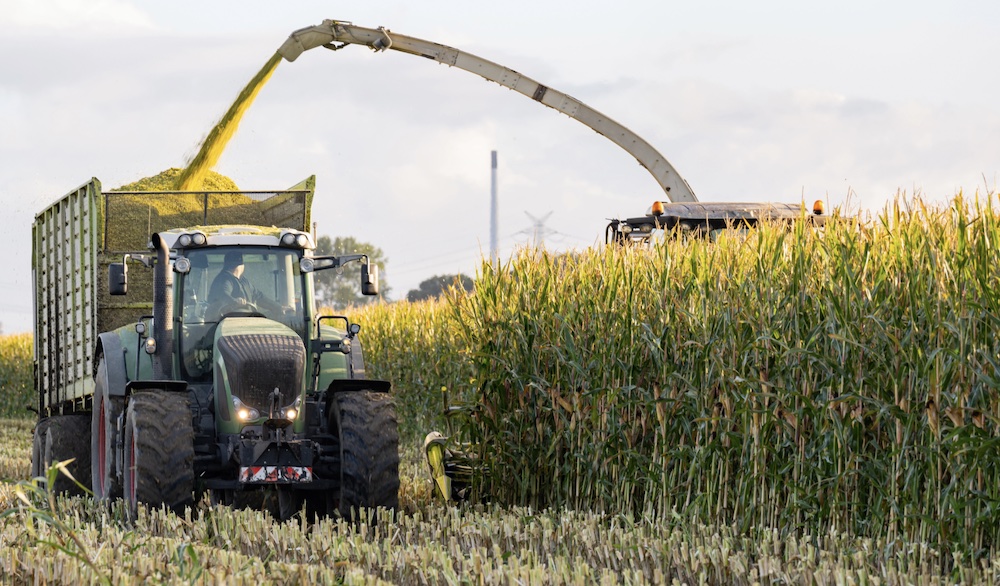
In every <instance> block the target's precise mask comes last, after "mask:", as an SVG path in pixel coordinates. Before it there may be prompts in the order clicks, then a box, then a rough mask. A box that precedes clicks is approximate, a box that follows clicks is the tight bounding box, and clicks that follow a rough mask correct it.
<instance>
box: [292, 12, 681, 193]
mask: <svg viewBox="0 0 1000 586" xmlns="http://www.w3.org/2000/svg"><path fill="white" fill-rule="evenodd" d="M338 43H340V44H338ZM345 45H365V46H368V47H371V48H372V49H373V50H375V51H385V50H386V49H392V50H394V51H401V52H403V53H409V54H410V55H418V56H420V57H424V58H427V59H433V60H434V61H437V62H439V63H444V64H445V65H450V66H452V67H457V68H459V69H464V70H465V71H468V72H470V73H474V74H476V75H478V76H480V77H482V78H485V79H487V80H489V81H493V82H496V83H498V84H500V85H502V86H504V87H506V88H510V89H512V90H514V91H516V92H518V93H520V94H523V95H525V96H527V97H529V98H531V99H533V100H535V101H536V102H539V103H541V104H544V105H546V106H548V107H550V108H553V109H555V110H558V111H560V112H562V113H563V114H566V115H567V116H569V117H570V118H573V119H575V120H577V121H579V122H581V123H582V124H584V125H586V126H587V127H588V128H591V129H592V130H594V131H595V132H597V133H598V134H601V135H603V136H605V137H606V138H608V139H610V140H611V141H612V142H614V143H615V144H617V145H618V146H620V147H621V148H623V149H625V151H626V152H628V153H629V154H630V155H632V156H633V157H635V159H636V160H637V161H639V164H640V165H642V166H643V167H645V168H646V170H647V171H649V173H650V174H651V175H652V176H653V178H654V179H655V180H656V182H657V183H658V184H659V186H660V187H661V188H662V189H663V192H664V193H665V194H666V198H667V199H668V200H669V201H673V202H696V201H698V198H697V197H695V195H694V192H693V191H692V190H691V187H690V186H689V185H688V184H687V181H685V180H684V178H683V177H681V176H680V174H679V173H677V170H676V169H674V167H673V165H671V164H670V162H669V161H667V159H666V157H664V156H663V155H661V154H660V153H659V151H657V150H656V149H655V148H654V147H653V145H651V144H649V143H648V142H646V141H645V140H644V139H643V138H642V137H640V136H639V135H637V134H636V133H634V132H632V131H631V130H629V129H628V128H626V127H625V126H622V125H621V124H619V123H618V122H615V121H614V120H612V119H611V118H609V117H607V116H605V115H604V114H601V113H600V112H598V111H597V110H595V109H593V108H591V107H590V106H588V105H586V104H584V103H583V102H581V101H580V100H577V99H576V98H574V97H572V96H569V95H567V94H564V93H563V92H560V91H558V90H555V89H553V88H551V87H548V86H546V85H544V84H541V83H539V82H537V81H535V80H533V79H531V78H530V77H527V76H525V75H522V74H520V73H518V72H517V71H514V70H513V69H510V68H508V67H504V66H502V65H498V64H496V63H493V62H492V61H488V60H486V59H483V58H481V57H477V56H476V55H472V54H471V53H467V52H465V51H461V50H459V49H456V48H454V47H449V46H447V45H441V44H439V43H434V42H431V41H425V40H423V39H417V38H414V37H408V36H406V35H401V34H397V33H393V32H390V31H389V30H388V29H385V28H384V27H379V28H377V29H371V28H364V27H360V26H355V25H354V24H351V23H349V22H343V21H337V20H324V21H323V24H321V25H318V26H311V27H307V28H304V29H300V30H297V31H295V32H294V33H292V34H291V36H289V37H288V39H287V40H286V41H285V42H284V43H283V44H282V45H281V47H280V48H279V49H278V53H279V54H280V55H281V56H282V57H283V58H285V59H286V60H287V61H295V60H296V59H297V58H298V56H299V55H301V54H302V53H303V52H304V51H308V50H309V49H313V48H316V47H325V48H328V49H333V50H337V49H340V48H342V47H344V46H345Z"/></svg>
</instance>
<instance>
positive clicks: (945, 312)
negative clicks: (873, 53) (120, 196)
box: [0, 196, 1000, 584]
mask: <svg viewBox="0 0 1000 586" xmlns="http://www.w3.org/2000/svg"><path fill="white" fill-rule="evenodd" d="M994 201H995V196H985V197H983V198H982V199H978V200H977V199H974V200H972V201H967V200H961V199H957V200H955V201H954V202H953V203H952V205H951V206H949V207H944V208H928V207H925V206H923V205H922V204H921V203H919V202H916V203H913V204H908V205H897V206H893V207H890V208H889V209H887V210H886V211H885V212H884V213H883V214H882V215H881V216H880V217H878V218H876V219H874V220H871V221H866V222H860V221H857V220H853V219H843V220H838V221H836V222H833V223H832V224H831V225H830V226H828V227H827V228H826V229H824V230H823V231H821V232H814V231H811V230H808V229H804V228H801V227H800V228H796V229H793V230H791V231H786V230H781V229H777V228H769V227H768V228H763V229H760V230H756V231H753V232H751V233H749V234H747V235H745V236H740V237H734V236H732V235H731V236H728V237H723V238H721V239H719V240H716V241H714V242H708V241H703V240H687V239H668V240H666V241H665V242H662V243H661V244H660V245H658V246H657V247H655V248H653V249H649V250H647V249H633V248H626V249H618V248H606V249H601V250H591V251H586V252H583V253H580V254H577V255H563V256H557V255H552V254H548V253H540V252H525V253H524V254H522V255H520V256H519V257H517V258H515V259H514V260H512V261H510V262H509V263H506V264H504V265H502V266H488V265H485V266H483V268H482V269H481V272H480V274H479V276H478V279H477V283H476V291H475V292H474V293H473V294H469V295H465V294H461V293H458V292H455V293H453V294H452V295H450V296H448V298H446V299H445V300H442V301H439V302H434V303H421V304H405V303H398V304H391V305H381V306H373V307H368V308H366V309H364V310H363V311H360V312H359V313H357V314H356V315H354V318H355V319H356V320H357V321H359V322H361V323H363V324H364V327H365V329H364V331H363V332H362V335H363V336H364V338H365V351H366V357H367V359H368V361H369V362H370V363H371V369H372V371H373V374H374V375H375V376H378V377H382V378H387V379H389V380H392V381H394V386H395V389H396V396H397V402H398V405H399V407H398V410H399V413H400V415H401V419H402V421H401V431H403V437H404V438H405V440H406V441H405V447H404V458H403V467H402V469H403V476H404V478H403V482H402V498H401V503H402V507H401V508H402V510H401V511H400V512H399V514H398V516H397V517H396V518H390V517H389V516H388V515H386V514H385V513H384V512H382V513H373V515H372V517H371V518H370V519H369V520H368V521H367V522H364V523H361V524H359V525H353V526H352V525H348V524H346V523H343V522H338V521H333V520H330V521H324V522H322V523H318V524H312V525H309V524H305V523H302V522H291V523H284V524H282V523H277V522H275V521H274V520H273V519H272V518H270V517H269V516H268V515H266V514H262V513H257V512H249V511H231V510H226V509H214V508H211V507H209V506H208V504H207V503H206V502H203V503H201V504H200V506H199V509H198V510H197V511H194V512H192V513H191V514H190V515H188V516H187V517H185V518H179V517H176V516H173V515H169V514H164V513H162V512H157V511H151V512H148V513H147V514H145V515H143V516H141V517H140V519H139V520H138V521H137V522H136V524H135V525H134V526H128V525H126V524H125V523H124V521H123V520H122V519H123V515H122V512H121V511H120V510H119V509H117V508H113V509H112V510H110V511H106V510H104V509H101V508H100V507H97V506H95V505H93V504H92V503H90V502H88V501H84V500H65V501H56V502H55V503H51V504H50V503H49V502H48V501H47V500H46V499H45V498H44V495H37V496H32V495H33V494H34V493H33V492H32V491H31V490H30V484H28V483H27V480H25V479H24V474H25V473H26V472H27V453H28V438H29V435H28V432H29V429H30V425H29V424H27V423H24V422H6V424H5V425H3V429H4V433H5V436H4V437H2V438H0V441H4V444H3V445H4V446H5V447H4V448H3V451H2V452H0V454H2V457H3V458H4V459H5V461H4V462H3V463H0V470H2V471H3V474H4V476H5V477H6V478H7V479H9V480H12V481H20V482H21V483H22V484H20V485H15V484H11V483H8V484H6V485H3V486H2V488H0V508H4V509H8V510H9V512H8V513H7V516H5V517H4V519H3V520H2V523H3V525H2V526H0V527H2V529H0V570H2V572H3V573H5V574H7V575H9V576H12V580H13V581H16V582H34V581H39V582H69V581H73V582H77V581H80V580H94V579H97V578H101V577H103V578H105V579H107V580H108V581H110V582H113V583H127V582H130V581H139V580H153V581H160V582H183V581H203V582H208V583H245V582H251V581H253V582H261V581H262V582H299V583H307V582H308V583H323V582H330V581H333V580H343V581H345V582H349V583H354V582H365V583H367V582H377V581H388V582H396V583H421V582H429V583H461V582H483V583H521V582H523V583H585V584H589V583H601V582H604V583H654V582H655V583H660V582H671V581H675V582H679V583H717V584H730V583H736V584H738V583H756V582H765V581H766V582H772V583H822V584H826V583H837V584H851V583H857V584H864V583H890V584H896V583H914V584H922V583H928V584H930V583H955V582H980V583H992V582H994V581H996V580H997V577H998V575H1000V558H998V557H997V556H996V554H995V551H996V548H997V545H998V535H1000V523H998V521H1000V519H998V514H1000V513H998V511H1000V508H998V507H997V502H998V498H997V494H998V491H1000V487H998V479H1000V466H998V458H1000V456H998V455H997V450H996V445H997V438H998V436H1000V407H998V406H997V401H996V398H997V396H998V393H997V387H998V385H1000V382H998V381H1000V378H998V376H997V371H996V366H997V364H998V361H1000V339H997V337H996V336H995V335H994V334H995V332H996V331H997V325H998V324H997V319H998V316H1000V305H998V295H1000V293H998V291H1000V288H998V285H1000V262H998V261H1000V258H998V256H1000V251H998V250H997V246H996V243H997V242H998V237H1000V217H998V216H997V214H996V213H995V211H994V208H993V204H994ZM428 353H432V357H430V358H429V357H428ZM442 389H447V390H448V396H449V398H450V400H451V401H452V402H453V403H457V404H461V405H463V416H461V417H458V418H455V419H454V421H452V424H453V426H454V431H455V432H456V434H457V435H458V436H459V437H461V438H462V439H465V440H471V441H472V442H473V443H474V447H473V449H472V451H473V453H474V454H475V455H476V456H477V457H478V458H479V459H480V461H481V463H483V464H486V466H484V467H483V470H485V473H484V474H482V475H480V476H479V477H477V478H476V488H477V489H478V490H479V491H480V492H481V493H482V494H488V495H489V497H490V501H489V504H480V505H474V504H462V505H458V506H453V505H444V504H441V503H437V502H434V501H432V500H431V498H430V485H429V481H428V480H426V472H425V465H424V464H423V462H422V460H421V456H420V453H419V442H420V439H421V436H422V432H424V431H426V430H428V429H430V428H431V427H438V428H440V427H441V426H443V425H445V423H444V422H443V421H442V420H441V417H440V415H439V413H440V411H441V406H442V404H443V400H442V392H441V391H442ZM475 446H478V447H475ZM18 491H20V492H21V493H23V494H24V495H25V497H24V498H23V499H21V498H18V497H17V496H16V493H17V492H18ZM53 544H56V545H53ZM57 546H58V547H57ZM60 547H61V549H60Z"/></svg>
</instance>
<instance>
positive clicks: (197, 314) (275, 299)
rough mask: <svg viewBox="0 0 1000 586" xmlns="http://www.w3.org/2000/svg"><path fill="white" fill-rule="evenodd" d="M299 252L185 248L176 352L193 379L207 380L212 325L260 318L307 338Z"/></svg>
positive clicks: (209, 372) (258, 248)
mask: <svg viewBox="0 0 1000 586" xmlns="http://www.w3.org/2000/svg"><path fill="white" fill-rule="evenodd" d="M299 257H300V252H299V251H298V250H292V249H284V248H268V247H246V246H241V247H238V248H205V249H189V250H188V251H187V258H188V260H190V261H191V270H190V271H189V272H188V273H186V274H183V275H176V277H178V278H181V279H182V281H181V283H180V286H179V287H178V289H177V290H178V292H179V294H180V295H182V299H183V302H182V303H181V316H180V317H181V320H180V321H181V324H182V325H181V328H182V331H181V339H180V351H181V360H182V368H183V369H184V370H185V372H186V374H187V375H188V376H190V377H192V378H193V379H200V378H205V377H210V376H211V373H212V344H213V341H214V336H215V326H216V325H217V324H218V323H219V321H221V320H222V319H223V318H226V317H238V316H263V317H266V318H269V319H273V320H275V321H278V322H281V323H283V324H285V325H287V326H288V327H290V328H292V329H293V330H295V331H296V332H297V333H298V334H299V335H300V336H302V338H303V339H305V338H306V336H307V326H306V321H305V320H306V318H305V315H306V311H305V307H304V302H305V297H304V295H305V293H304V292H305V275H304V274H303V273H302V272H301V271H300V270H299Z"/></svg>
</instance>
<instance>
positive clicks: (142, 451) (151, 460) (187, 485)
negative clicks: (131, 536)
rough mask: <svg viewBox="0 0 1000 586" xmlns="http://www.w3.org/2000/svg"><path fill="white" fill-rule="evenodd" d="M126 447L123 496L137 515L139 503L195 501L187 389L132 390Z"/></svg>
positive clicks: (174, 506)
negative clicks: (178, 390) (180, 392)
mask: <svg viewBox="0 0 1000 586" xmlns="http://www.w3.org/2000/svg"><path fill="white" fill-rule="evenodd" d="M124 448H125V454H124V458H123V459H124V467H123V468H124V469H123V470H122V472H123V477H124V486H123V489H124V497H125V501H126V504H127V508H128V512H129V515H130V516H131V517H132V518H133V519H134V518H135V514H136V511H137V510H138V507H139V503H145V504H147V505H151V506H154V507H159V506H165V507H167V508H168V509H170V510H172V511H174V512H181V511H183V510H184V508H185V507H188V506H191V505H193V504H194V426H193V424H192V419H191V410H190V408H189V406H188V396H187V395H186V394H178V393H174V392H169V391H140V392H136V393H132V396H131V397H129V401H128V407H127V411H126V414H125V444H124Z"/></svg>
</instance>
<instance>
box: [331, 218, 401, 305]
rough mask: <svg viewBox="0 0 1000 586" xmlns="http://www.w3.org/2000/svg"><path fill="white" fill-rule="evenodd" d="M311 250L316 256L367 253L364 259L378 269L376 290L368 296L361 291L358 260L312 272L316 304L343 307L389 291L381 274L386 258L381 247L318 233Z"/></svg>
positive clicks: (348, 238) (373, 298)
mask: <svg viewBox="0 0 1000 586" xmlns="http://www.w3.org/2000/svg"><path fill="white" fill-rule="evenodd" d="M314 254H315V255H316V256H330V255H342V254H367V255H368V260H369V261H370V262H371V263H372V264H373V265H377V266H378V272H379V294H378V295H377V296H374V295H373V296H370V297H369V296H366V295H362V294H361V263H358V262H352V263H348V264H347V265H345V266H344V267H343V270H342V271H341V269H328V270H325V271H319V272H317V273H315V275H314V278H313V280H314V283H315V285H316V298H317V300H318V302H319V304H320V305H326V306H329V307H333V308H335V309H343V308H345V307H348V306H350V305H361V304H364V303H371V302H372V301H375V300H376V299H378V298H379V297H384V296H385V295H386V294H387V293H389V290H390V289H389V285H388V283H386V281H385V279H383V278H382V275H383V274H384V273H385V265H386V263H387V262H388V259H386V258H385V254H384V253H383V252H382V249H381V248H378V247H376V246H374V245H372V244H369V243H367V242H360V241H358V240H357V239H355V238H353V237H350V236H347V237H343V238H339V237H338V238H334V239H332V240H331V239H330V237H329V236H320V237H319V240H317V241H316V250H315V252H314Z"/></svg>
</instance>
